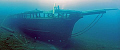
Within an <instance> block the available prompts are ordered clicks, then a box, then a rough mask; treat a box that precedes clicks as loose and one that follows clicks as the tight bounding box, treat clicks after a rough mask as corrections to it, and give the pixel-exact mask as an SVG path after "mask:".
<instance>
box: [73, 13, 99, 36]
mask: <svg viewBox="0 0 120 50" xmlns="http://www.w3.org/2000/svg"><path fill="white" fill-rule="evenodd" d="M99 15H100V14H98V15H97V17H96V18H95V19H94V20H93V21H92V22H91V23H90V24H89V25H88V26H87V27H85V28H84V29H83V30H82V31H79V32H77V33H74V34H72V35H76V34H78V33H80V32H83V31H85V30H86V29H87V28H89V27H90V26H91V25H92V24H93V23H94V22H95V21H96V20H97V18H98V17H99Z"/></svg>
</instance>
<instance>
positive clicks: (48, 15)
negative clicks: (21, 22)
mask: <svg viewBox="0 0 120 50" xmlns="http://www.w3.org/2000/svg"><path fill="white" fill-rule="evenodd" d="M69 16H70V14H69V13H55V14H52V13H43V12H37V13H21V14H15V15H13V16H12V17H14V18H68V17H69Z"/></svg>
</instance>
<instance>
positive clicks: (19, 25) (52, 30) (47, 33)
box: [4, 14, 82, 45]
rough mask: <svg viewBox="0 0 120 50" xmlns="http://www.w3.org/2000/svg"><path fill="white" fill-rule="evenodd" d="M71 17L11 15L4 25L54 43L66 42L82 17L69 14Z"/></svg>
mask: <svg viewBox="0 0 120 50" xmlns="http://www.w3.org/2000/svg"><path fill="white" fill-rule="evenodd" d="M32 15H33V14H32ZM68 16H69V17H67V18H66V16H64V17H60V16H59V17H58V16H57V17H37V16H36V15H34V16H31V17H30V16H29V15H27V16H22V17H21V16H16V15H13V16H9V17H8V18H7V19H6V21H5V22H4V23H6V24H5V25H4V26H6V27H8V28H11V29H13V30H16V29H17V30H19V31H21V32H23V33H24V34H26V35H28V36H30V37H32V38H34V39H37V40H40V41H44V42H47V43H51V44H54V45H63V44H66V43H67V42H68V41H69V39H70V38H71V34H72V30H73V27H74V24H75V23H76V22H77V20H79V19H80V18H82V16H81V17H78V15H77V14H76V15H74V16H73V15H68Z"/></svg>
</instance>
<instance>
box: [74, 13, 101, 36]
mask: <svg viewBox="0 0 120 50" xmlns="http://www.w3.org/2000/svg"><path fill="white" fill-rule="evenodd" d="M102 16H103V14H102V15H101V17H102ZM101 17H100V18H99V19H98V20H97V21H96V22H95V23H94V24H93V25H92V26H91V27H90V28H88V29H87V30H85V31H84V32H82V33H80V34H78V35H74V36H72V37H76V36H79V35H82V34H83V33H85V32H87V31H88V30H90V29H91V28H92V27H93V26H94V25H95V24H96V23H97V22H98V21H99V20H100V19H101Z"/></svg>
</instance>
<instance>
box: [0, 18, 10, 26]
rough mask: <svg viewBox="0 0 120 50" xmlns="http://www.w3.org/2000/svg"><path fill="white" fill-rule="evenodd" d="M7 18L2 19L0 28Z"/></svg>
mask: <svg viewBox="0 0 120 50" xmlns="http://www.w3.org/2000/svg"><path fill="white" fill-rule="evenodd" d="M7 17H8V16H6V17H5V18H4V19H3V21H2V22H1V24H0V26H2V25H3V23H4V21H5V20H6V19H7Z"/></svg>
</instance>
